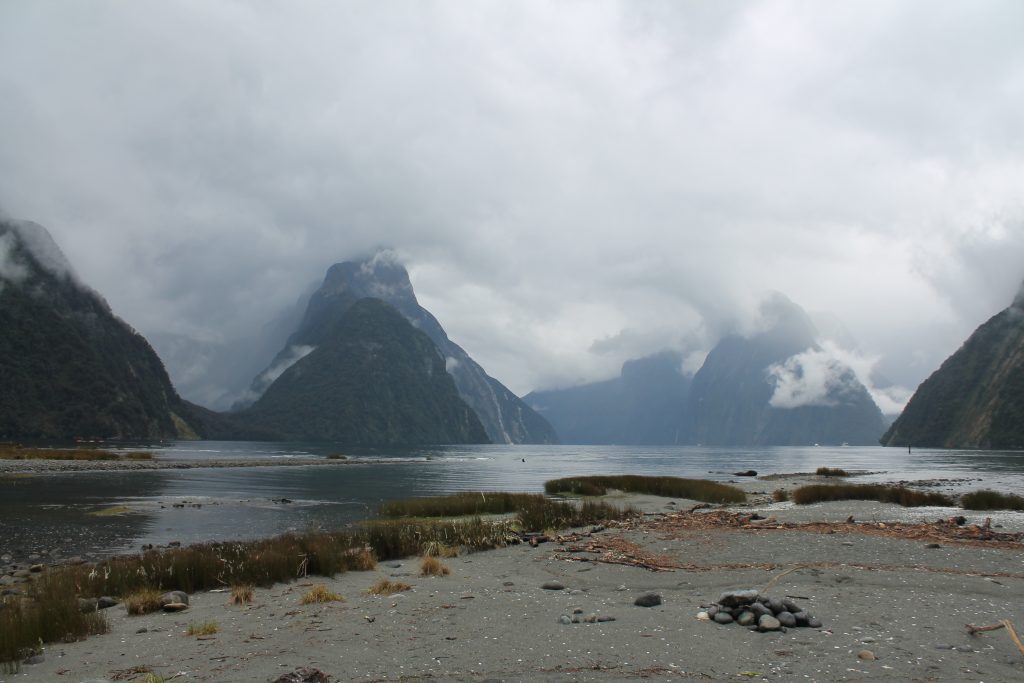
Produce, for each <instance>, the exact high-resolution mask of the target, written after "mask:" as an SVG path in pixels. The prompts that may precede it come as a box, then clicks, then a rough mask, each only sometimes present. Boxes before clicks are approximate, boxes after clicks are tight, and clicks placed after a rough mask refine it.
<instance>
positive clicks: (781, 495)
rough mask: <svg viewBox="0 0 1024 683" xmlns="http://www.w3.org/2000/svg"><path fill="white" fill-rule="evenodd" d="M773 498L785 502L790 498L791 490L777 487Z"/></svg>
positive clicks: (777, 501)
mask: <svg viewBox="0 0 1024 683" xmlns="http://www.w3.org/2000/svg"><path fill="white" fill-rule="evenodd" d="M772 500H774V501H775V502H776V503H785V502H786V501H787V500H789V491H787V490H786V489H775V490H774V491H772Z"/></svg>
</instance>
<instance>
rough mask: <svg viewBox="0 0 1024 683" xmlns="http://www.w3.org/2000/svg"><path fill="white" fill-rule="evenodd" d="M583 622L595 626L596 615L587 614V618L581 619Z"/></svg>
mask: <svg viewBox="0 0 1024 683" xmlns="http://www.w3.org/2000/svg"><path fill="white" fill-rule="evenodd" d="M583 621H584V623H587V624H596V623H597V615H596V614H588V615H587V616H585V617H583Z"/></svg>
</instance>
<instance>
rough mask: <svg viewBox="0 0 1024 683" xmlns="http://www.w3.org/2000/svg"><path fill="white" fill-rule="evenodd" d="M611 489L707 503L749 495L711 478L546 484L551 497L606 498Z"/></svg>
mask: <svg viewBox="0 0 1024 683" xmlns="http://www.w3.org/2000/svg"><path fill="white" fill-rule="evenodd" d="M609 489H618V490H620V491H627V492H630V493H649V494H651V495H654V496H665V497H668V498H689V499H691V500H699V501H703V502H705V503H742V502H744V501H745V500H746V499H747V495H746V494H745V493H744V492H743V491H742V490H741V489H739V488H737V487H735V486H730V485H728V484H722V483H719V482H717V481H708V480H707V479H683V478H681V477H645V476H640V475H636V474H619V475H599V476H590V477H565V478H563V479H552V480H551V481H547V482H544V491H545V492H546V493H548V494H552V495H554V494H566V493H569V494H577V495H583V496H603V495H604V494H606V493H608V490H609Z"/></svg>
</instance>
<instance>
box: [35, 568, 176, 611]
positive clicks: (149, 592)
mask: <svg viewBox="0 0 1024 683" xmlns="http://www.w3.org/2000/svg"><path fill="white" fill-rule="evenodd" d="M51 573H52V571H51ZM160 595H161V593H160V591H159V590H157V589H156V588H141V589H139V590H136V591H134V592H132V593H129V594H128V595H127V596H125V599H124V606H125V609H127V610H128V614H149V613H150V612H157V611H159V610H160V607H161V604H160Z"/></svg>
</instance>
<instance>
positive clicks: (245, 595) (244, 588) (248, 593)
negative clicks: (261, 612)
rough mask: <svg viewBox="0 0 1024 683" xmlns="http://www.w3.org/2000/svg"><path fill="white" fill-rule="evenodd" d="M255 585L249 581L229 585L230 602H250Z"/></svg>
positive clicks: (236, 603)
mask: <svg viewBox="0 0 1024 683" xmlns="http://www.w3.org/2000/svg"><path fill="white" fill-rule="evenodd" d="M255 592H256V587H255V586H253V585H252V584H251V583H242V584H235V585H234V586H232V587H231V604H232V605H248V604H249V603H250V602H252V598H253V594H254V593H255Z"/></svg>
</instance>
